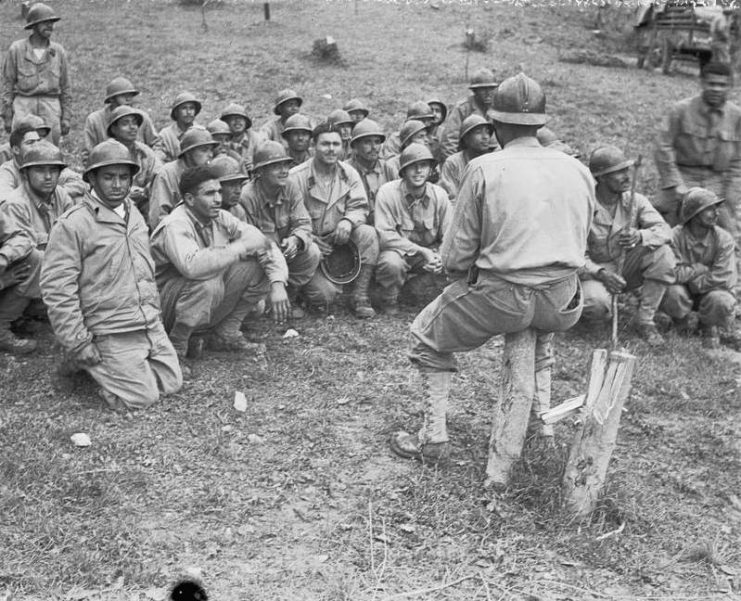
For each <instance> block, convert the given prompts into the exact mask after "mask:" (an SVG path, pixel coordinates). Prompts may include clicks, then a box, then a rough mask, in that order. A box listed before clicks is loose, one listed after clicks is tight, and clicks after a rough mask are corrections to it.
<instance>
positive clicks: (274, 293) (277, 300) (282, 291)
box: [268, 282, 291, 323]
mask: <svg viewBox="0 0 741 601" xmlns="http://www.w3.org/2000/svg"><path fill="white" fill-rule="evenodd" d="M268 298H269V300H270V312H271V313H272V314H273V319H274V320H275V321H277V322H278V323H283V322H284V321H285V320H286V319H288V316H289V315H290V313H291V301H289V300H288V293H287V292H286V286H285V284H283V282H273V283H272V284H271V285H270V294H269V295H268Z"/></svg>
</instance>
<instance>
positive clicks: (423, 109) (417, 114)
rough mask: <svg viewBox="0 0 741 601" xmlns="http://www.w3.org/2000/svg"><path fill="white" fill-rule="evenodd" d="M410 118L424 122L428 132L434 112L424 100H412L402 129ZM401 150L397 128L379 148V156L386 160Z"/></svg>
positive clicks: (431, 125) (399, 134) (433, 118)
mask: <svg viewBox="0 0 741 601" xmlns="http://www.w3.org/2000/svg"><path fill="white" fill-rule="evenodd" d="M412 120H414V121H418V122H421V123H424V125H425V127H426V128H427V132H428V133H429V130H430V128H431V127H433V124H434V121H435V113H434V112H433V110H432V109H431V108H430V105H429V104H427V103H426V102H422V101H421V100H420V101H417V102H412V104H410V105H409V106H408V107H407V118H406V120H405V121H404V124H403V125H402V129H403V128H404V125H406V124H407V123H409V121H412ZM428 143H429V140H428ZM402 150H403V148H402V147H401V130H399V131H398V132H394V133H392V134H391V135H390V136H388V137H387V138H386V142H385V143H384V145H383V148H382V149H381V158H382V159H385V160H388V159H390V158H391V157H394V156H397V155H398V154H399V153H400V152H401V151H402Z"/></svg>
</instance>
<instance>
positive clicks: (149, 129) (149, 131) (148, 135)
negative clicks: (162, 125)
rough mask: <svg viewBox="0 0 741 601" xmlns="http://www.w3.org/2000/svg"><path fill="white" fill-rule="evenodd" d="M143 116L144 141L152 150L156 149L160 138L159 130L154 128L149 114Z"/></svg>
mask: <svg viewBox="0 0 741 601" xmlns="http://www.w3.org/2000/svg"><path fill="white" fill-rule="evenodd" d="M143 115H144V121H143V122H142V126H141V128H140V131H141V134H142V141H143V142H144V143H145V144H146V145H147V146H149V147H150V148H154V147H155V145H156V144H157V142H158V141H159V139H160V137H159V134H158V133H157V130H156V129H155V128H154V123H153V122H152V118H151V117H150V116H149V114H148V113H143Z"/></svg>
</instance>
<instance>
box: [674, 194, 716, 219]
mask: <svg viewBox="0 0 741 601" xmlns="http://www.w3.org/2000/svg"><path fill="white" fill-rule="evenodd" d="M723 201H724V199H722V198H718V196H717V194H715V192H712V191H710V190H707V189H705V188H697V187H695V188H690V189H689V190H687V194H685V196H684V199H683V200H682V207H681V209H680V211H679V220H680V221H681V222H682V224H685V223H687V222H688V221H689V220H690V219H692V218H693V217H695V216H696V215H698V214H699V213H701V212H702V211H704V210H705V209H707V208H708V207H712V206H713V205H717V204H720V203H722V202H723Z"/></svg>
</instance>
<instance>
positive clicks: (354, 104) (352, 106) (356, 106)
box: [342, 98, 370, 119]
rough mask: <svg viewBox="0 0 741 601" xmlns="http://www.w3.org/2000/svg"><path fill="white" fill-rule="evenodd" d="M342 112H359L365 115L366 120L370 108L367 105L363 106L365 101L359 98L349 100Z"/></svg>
mask: <svg viewBox="0 0 741 601" xmlns="http://www.w3.org/2000/svg"><path fill="white" fill-rule="evenodd" d="M342 110H343V111H347V112H348V113H352V112H354V111H359V112H361V113H363V118H364V119H365V118H366V117H367V116H368V115H369V114H370V110H369V109H368V107H367V106H365V104H363V101H362V100H360V99H358V98H353V99H352V100H348V101H347V103H346V104H345V106H343V107H342Z"/></svg>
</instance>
